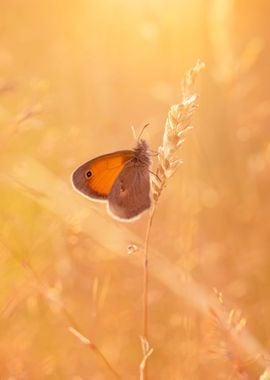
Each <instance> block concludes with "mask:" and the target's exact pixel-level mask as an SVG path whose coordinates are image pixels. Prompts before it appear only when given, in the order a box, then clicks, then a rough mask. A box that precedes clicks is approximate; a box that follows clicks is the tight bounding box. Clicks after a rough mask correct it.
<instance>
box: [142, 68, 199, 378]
mask: <svg viewBox="0 0 270 380" xmlns="http://www.w3.org/2000/svg"><path fill="white" fill-rule="evenodd" d="M204 67H205V65H204V63H203V62H201V61H197V63H196V64H195V66H194V67H193V68H192V69H191V70H189V71H188V72H187V73H186V74H185V76H184V79H183V81H182V91H181V92H182V101H181V103H179V104H175V105H172V106H171V108H170V110H169V113H168V117H167V119H166V123H165V130H164V135H163V141H162V145H161V146H160V147H159V150H158V160H159V164H158V167H157V170H156V175H155V176H153V179H152V195H153V200H154V202H153V206H152V208H151V210H150V214H149V220H148V225H147V230H146V236H145V246H144V262H143V268H144V278H143V283H144V285H143V338H144V340H145V342H147V343H148V341H149V339H148V281H149V280H148V277H149V272H148V247H149V237H150V230H151V226H152V223H153V217H154V214H155V210H156V206H157V202H158V200H159V197H160V195H161V192H162V190H163V189H164V187H165V186H166V184H167V181H168V179H169V178H170V177H171V176H172V175H173V174H174V173H175V171H176V169H177V168H178V166H179V165H180V164H181V163H182V160H181V159H179V158H176V157H175V153H176V152H177V150H178V149H179V148H180V147H181V146H182V144H183V143H184V138H185V135H186V133H187V132H188V131H189V130H190V129H191V128H192V118H193V115H194V112H195V111H196V109H197V107H198V105H197V94H196V93H195V92H194V83H195V80H196V77H197V75H198V73H199V72H200V71H201V70H202V69H203V68H204ZM148 344H149V343H148ZM149 347H150V346H149ZM151 353H152V351H151ZM143 354H144V358H145V359H146V360H143V366H142V365H141V367H140V380H146V379H147V359H148V358H149V355H148V356H145V352H144V353H143Z"/></svg>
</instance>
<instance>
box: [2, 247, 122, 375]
mask: <svg viewBox="0 0 270 380" xmlns="http://www.w3.org/2000/svg"><path fill="white" fill-rule="evenodd" d="M7 248H8V247H7ZM9 251H10V250H9ZM10 252H11V254H12V255H13V257H14V258H15V259H16V260H17V261H19V262H20V264H21V265H23V267H24V268H25V269H27V270H28V271H29V272H30V273H31V274H32V275H33V277H34V278H35V281H36V283H37V284H38V286H39V291H40V293H41V294H42V295H43V296H45V297H46V293H47V291H46V285H45V284H44V283H43V281H42V280H41V278H40V276H39V275H38V273H37V272H36V271H35V270H34V268H33V267H32V265H31V264H30V263H29V261H28V260H22V259H21V258H19V257H18V255H16V254H15V253H14V252H12V251H10ZM50 300H51V299H50ZM54 302H57V301H56V300H54ZM57 303H59V302H57ZM59 306H61V310H62V312H63V314H64V315H65V317H66V319H67V320H68V322H69V324H70V325H71V326H72V327H73V328H75V330H77V331H80V328H79V326H78V323H77V322H76V321H75V319H74V318H73V316H72V315H71V314H70V312H69V311H68V310H67V308H66V307H65V305H64V304H63V303H62V302H60V303H59ZM85 339H87V340H88V338H85ZM87 346H88V347H89V348H90V350H92V351H93V352H94V353H95V354H96V356H97V357H98V358H99V359H100V360H101V361H102V362H103V364H104V365H105V366H106V367H107V369H108V371H109V372H110V373H111V375H112V376H113V377H114V378H115V379H118V380H121V376H120V375H119V374H118V373H117V371H116V370H115V369H114V368H113V367H112V365H111V364H110V362H109V361H108V360H107V358H106V357H105V356H104V354H103V353H102V352H101V351H100V349H99V348H98V347H97V346H96V345H95V344H94V343H92V342H90V341H89V343H87Z"/></svg>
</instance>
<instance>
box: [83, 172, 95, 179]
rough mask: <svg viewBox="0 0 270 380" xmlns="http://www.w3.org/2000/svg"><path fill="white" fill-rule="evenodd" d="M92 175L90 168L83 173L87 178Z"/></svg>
mask: <svg viewBox="0 0 270 380" xmlns="http://www.w3.org/2000/svg"><path fill="white" fill-rule="evenodd" d="M92 175H93V173H92V171H91V170H87V172H86V173H85V177H86V178H87V179H89V178H91V177H92Z"/></svg>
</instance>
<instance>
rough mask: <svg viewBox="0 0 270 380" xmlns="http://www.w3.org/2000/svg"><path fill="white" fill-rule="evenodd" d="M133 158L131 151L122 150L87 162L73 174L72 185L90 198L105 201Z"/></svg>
mask: <svg viewBox="0 0 270 380" xmlns="http://www.w3.org/2000/svg"><path fill="white" fill-rule="evenodd" d="M133 157H134V152H133V151H132V150H122V151H118V152H114V153H109V154H104V155H103V156H99V157H96V158H94V159H93V160H90V161H87V162H86V163H85V164H83V165H82V166H80V167H79V168H78V169H77V170H75V172H74V173H73V175H72V182H73V185H74V187H75V188H76V189H77V190H78V191H80V192H81V193H83V194H84V195H86V196H88V197H90V198H95V199H107V197H108V195H109V193H110V191H111V188H112V186H113V184H114V182H115V180H116V178H117V177H118V176H119V174H120V173H121V171H122V170H123V168H124V167H125V165H126V163H127V161H130V160H131V159H132V158H133Z"/></svg>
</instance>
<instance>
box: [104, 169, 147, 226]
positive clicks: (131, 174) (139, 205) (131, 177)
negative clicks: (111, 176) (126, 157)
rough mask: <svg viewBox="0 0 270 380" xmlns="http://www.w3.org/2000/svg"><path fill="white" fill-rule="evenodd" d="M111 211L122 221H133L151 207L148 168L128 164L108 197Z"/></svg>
mask: <svg viewBox="0 0 270 380" xmlns="http://www.w3.org/2000/svg"><path fill="white" fill-rule="evenodd" d="M108 201H109V210H110V211H111V212H112V213H113V215H116V216H117V217H118V218H120V219H132V218H135V217H136V216H138V215H139V214H141V213H142V212H143V211H145V210H147V209H148V208H149V207H150V206H151V199H150V180H149V170H148V167H143V168H142V167H138V166H133V165H129V163H127V164H126V166H125V167H124V169H123V170H122V172H121V173H120V174H119V176H118V178H117V180H116V181H115V182H114V184H113V186H112V189H111V191H110V194H109V196H108Z"/></svg>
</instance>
